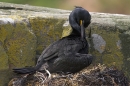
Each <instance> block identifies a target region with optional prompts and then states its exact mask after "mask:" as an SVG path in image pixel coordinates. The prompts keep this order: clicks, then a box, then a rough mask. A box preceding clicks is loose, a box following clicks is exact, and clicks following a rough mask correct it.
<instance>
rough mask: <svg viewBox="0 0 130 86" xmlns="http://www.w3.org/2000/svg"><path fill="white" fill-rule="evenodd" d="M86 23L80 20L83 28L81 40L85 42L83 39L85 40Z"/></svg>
mask: <svg viewBox="0 0 130 86" xmlns="http://www.w3.org/2000/svg"><path fill="white" fill-rule="evenodd" d="M83 25H84V21H83V20H80V26H81V40H82V41H83V39H84V38H85V29H84V26H83Z"/></svg>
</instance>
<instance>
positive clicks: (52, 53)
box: [37, 40, 61, 62]
mask: <svg viewBox="0 0 130 86" xmlns="http://www.w3.org/2000/svg"><path fill="white" fill-rule="evenodd" d="M59 43H60V41H59V40H58V41H56V42H54V43H52V44H51V45H49V46H48V47H47V48H46V49H45V50H44V51H43V52H42V54H41V55H40V57H39V58H38V61H37V62H39V61H41V59H44V60H45V61H47V60H50V59H52V58H54V57H56V56H57V55H58V50H59V48H60V46H61V45H59Z"/></svg>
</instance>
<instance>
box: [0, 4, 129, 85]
mask: <svg viewBox="0 0 130 86" xmlns="http://www.w3.org/2000/svg"><path fill="white" fill-rule="evenodd" d="M70 12H71V11H68V10H60V9H52V8H45V7H36V6H29V5H20V4H10V3H2V2H0V76H1V77H0V84H1V86H4V85H5V86H6V85H7V82H8V81H9V79H10V77H12V76H13V73H12V68H15V67H25V66H34V65H35V59H36V55H40V54H41V52H42V51H43V49H45V48H46V47H47V46H48V45H49V44H50V43H52V42H54V41H55V40H58V39H60V38H61V36H62V31H63V29H67V28H70V26H69V23H68V16H69V13H70ZM91 15H92V23H91V25H90V26H89V27H88V28H87V29H90V28H91V29H92V37H91V38H90V39H88V41H89V44H90V53H91V54H93V55H94V56H95V59H94V62H93V64H96V63H101V64H106V65H107V66H112V65H114V66H116V67H118V68H119V69H123V71H124V72H125V74H126V75H127V76H128V77H130V67H129V65H130V53H129V52H130V16H129V15H120V14H107V13H91ZM87 31H88V30H86V34H88V32H87Z"/></svg>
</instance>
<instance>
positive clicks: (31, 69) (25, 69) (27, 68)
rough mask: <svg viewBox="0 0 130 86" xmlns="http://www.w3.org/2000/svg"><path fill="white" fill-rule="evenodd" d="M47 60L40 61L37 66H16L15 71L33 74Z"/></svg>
mask: <svg viewBox="0 0 130 86" xmlns="http://www.w3.org/2000/svg"><path fill="white" fill-rule="evenodd" d="M44 62H45V61H40V62H39V63H38V64H37V65H36V66H35V67H25V68H14V69H13V72H15V73H17V74H29V73H30V74H31V73H35V72H36V71H39V68H40V67H41V66H42V65H43V63H44Z"/></svg>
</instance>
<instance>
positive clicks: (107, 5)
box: [0, 0, 130, 15]
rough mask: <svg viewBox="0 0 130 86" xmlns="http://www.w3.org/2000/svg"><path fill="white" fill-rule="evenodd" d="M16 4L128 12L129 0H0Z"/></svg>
mask: <svg viewBox="0 0 130 86" xmlns="http://www.w3.org/2000/svg"><path fill="white" fill-rule="evenodd" d="M0 2H9V3H17V4H29V5H35V6H44V7H51V8H59V9H66V10H72V9H73V8H74V6H82V7H84V8H85V9H87V10H88V11H90V12H104V13H118V14H128V15H129V14H130V0H0Z"/></svg>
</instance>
